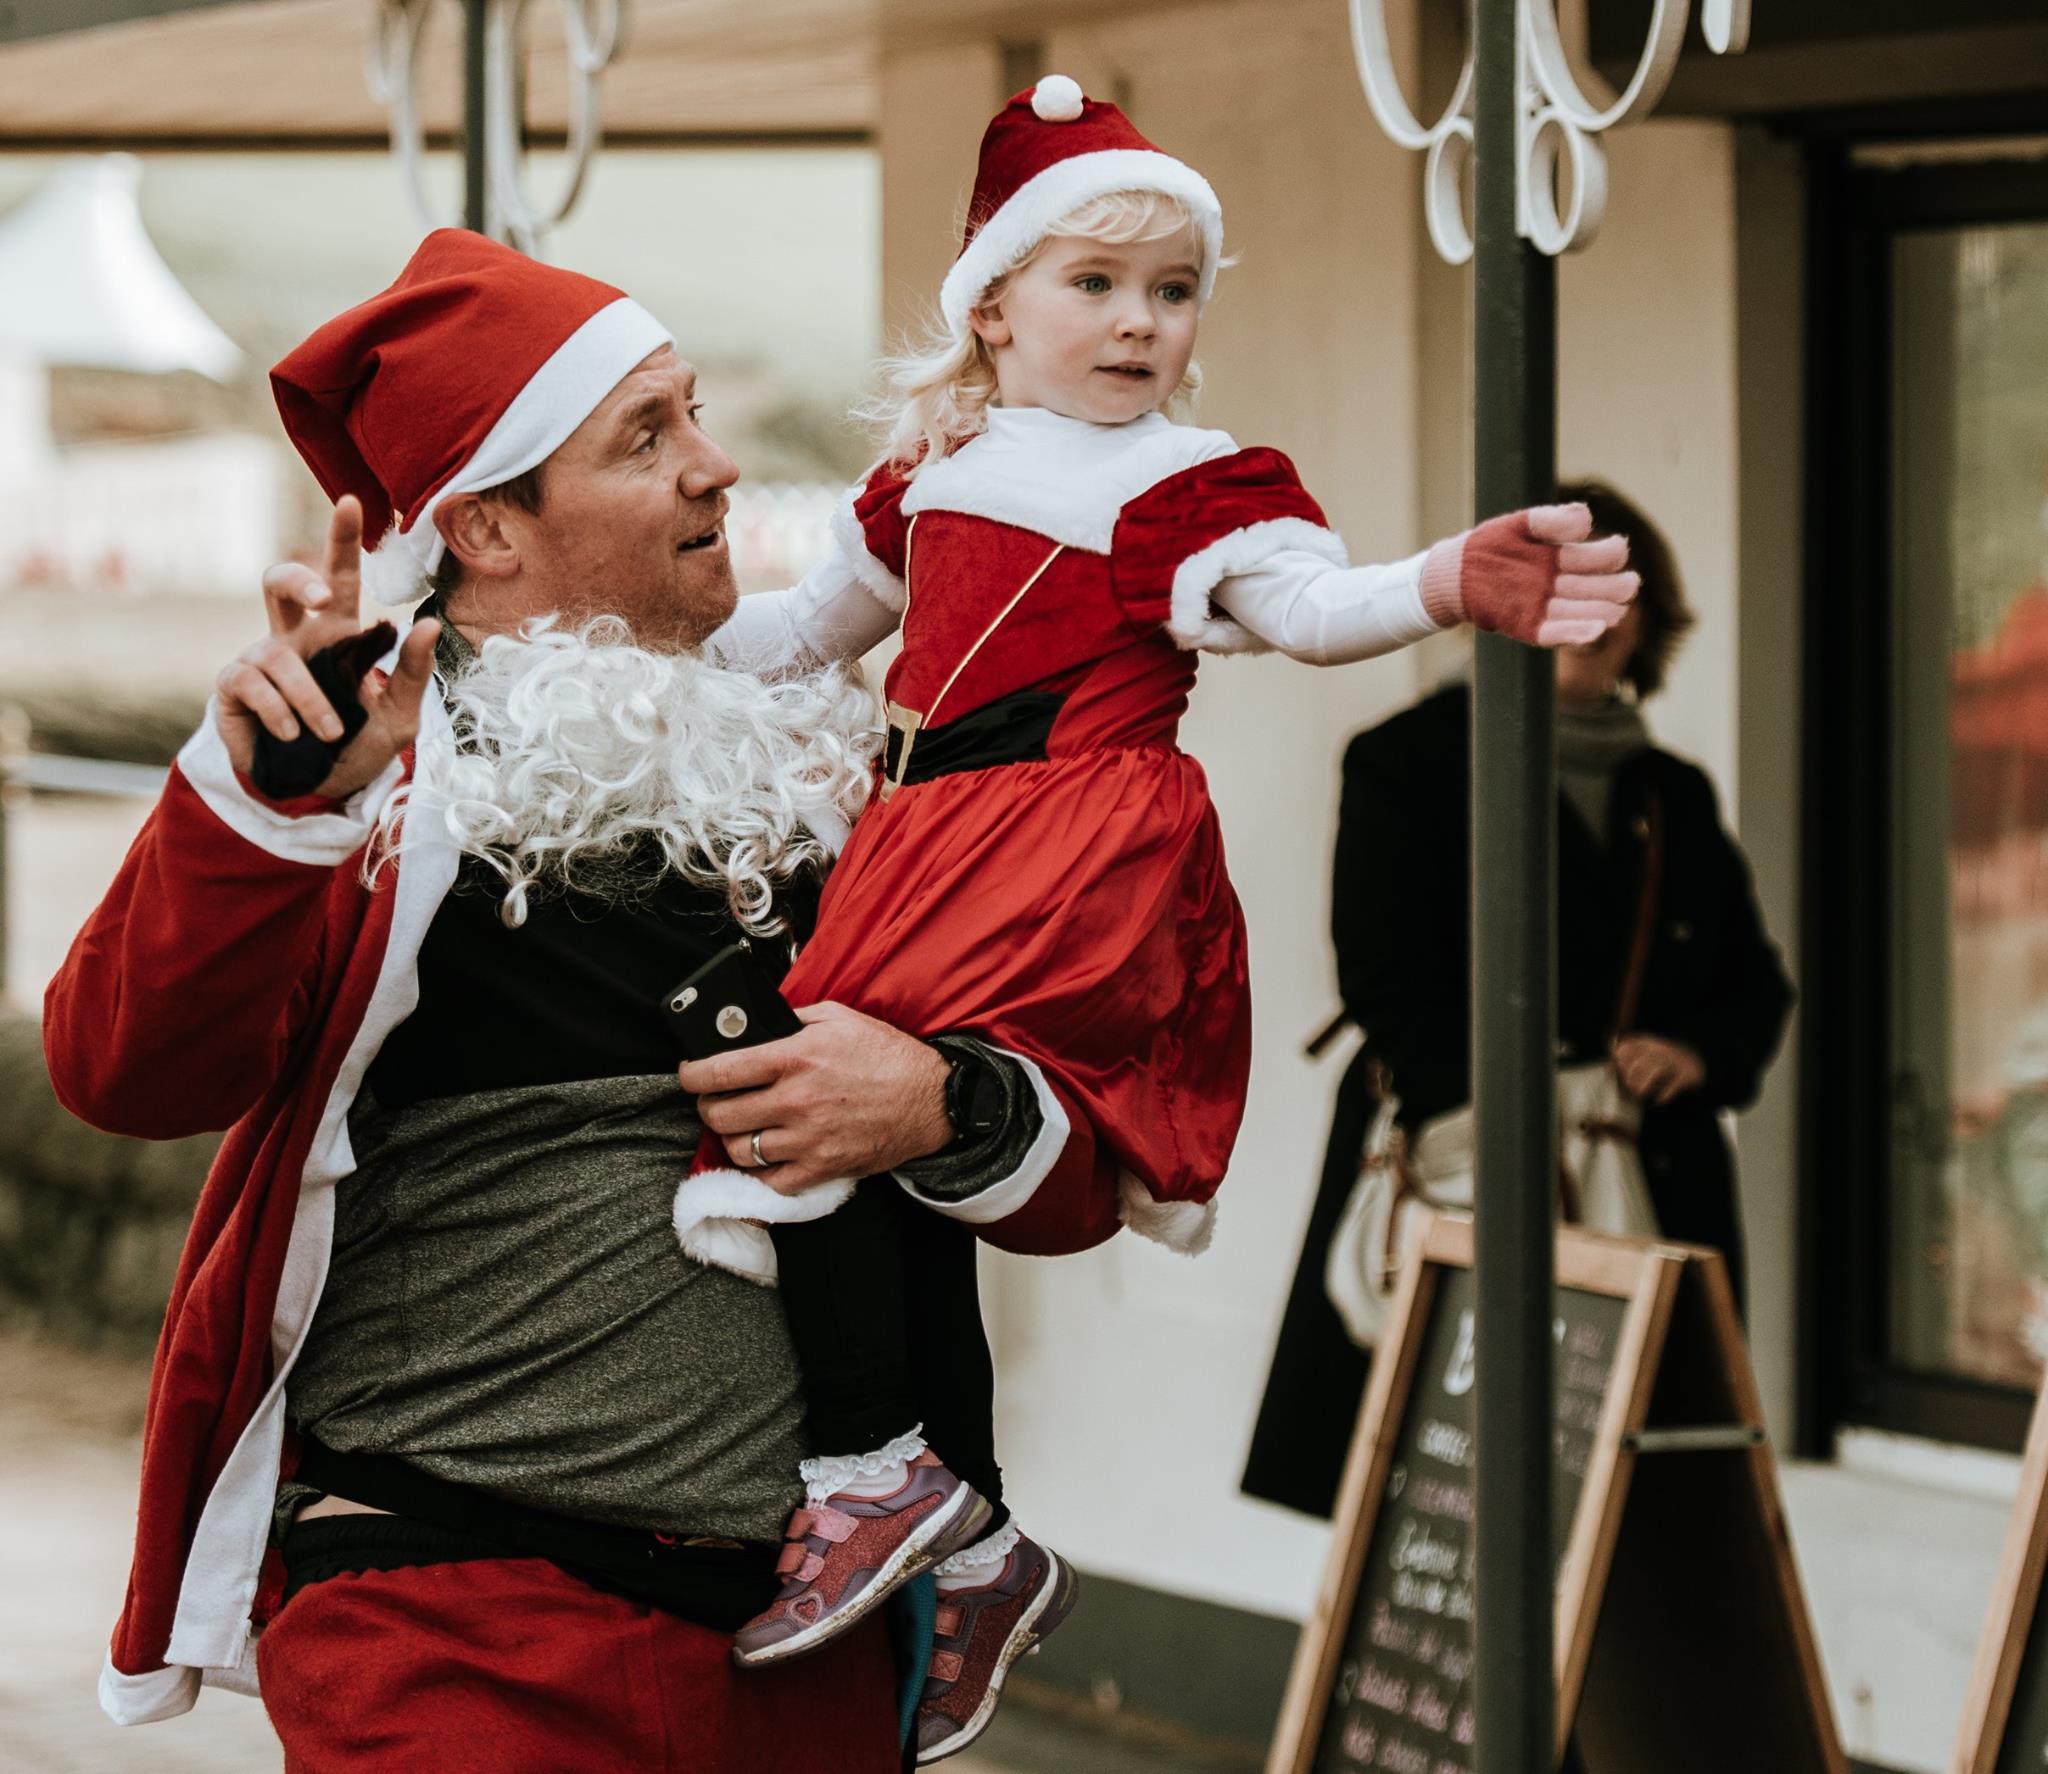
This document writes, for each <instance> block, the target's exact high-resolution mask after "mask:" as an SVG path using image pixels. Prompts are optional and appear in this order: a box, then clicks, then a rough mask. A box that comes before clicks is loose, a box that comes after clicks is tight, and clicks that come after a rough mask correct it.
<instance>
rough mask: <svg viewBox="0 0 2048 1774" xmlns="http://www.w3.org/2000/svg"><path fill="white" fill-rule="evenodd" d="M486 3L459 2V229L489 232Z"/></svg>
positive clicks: (480, 232)
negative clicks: (485, 160) (485, 107)
mask: <svg viewBox="0 0 2048 1774" xmlns="http://www.w3.org/2000/svg"><path fill="white" fill-rule="evenodd" d="M485 8H486V0H462V225H463V226H464V227H465V228H469V229H473V230H474V231H475V232H476V233H478V234H488V233H489V232H490V214H489V210H488V208H487V205H486V202H485V191H486V188H487V187H486V181H485V176H484V153H485V144H484V31H485V28H486V19H485Z"/></svg>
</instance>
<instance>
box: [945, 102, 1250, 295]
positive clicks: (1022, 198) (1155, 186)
mask: <svg viewBox="0 0 2048 1774" xmlns="http://www.w3.org/2000/svg"><path fill="white" fill-rule="evenodd" d="M1115 191H1156V192H1158V193H1160V194H1161V195H1162V196H1166V197H1177V198H1179V199H1180V201H1181V202H1182V203H1184V204H1186V205H1187V207H1188V210H1189V211H1190V213H1192V215H1193V216H1194V218H1195V226H1196V228H1197V229H1198V230H1199V231H1200V233H1201V236H1202V277H1201V288H1200V291H1199V292H1198V298H1197V299H1198V300H1200V301H1204V302H1206V301H1207V300H1208V299H1209V292H1210V291H1211V290H1212V289H1214V288H1215V286H1216V262H1217V260H1218V259H1219V258H1220V257H1221V256H1222V253H1223V206H1222V205H1221V204H1220V203H1218V202H1217V201H1216V193H1215V192H1214V191H1212V190H1211V189H1210V188H1209V181H1208V180H1207V179H1205V178H1203V177H1202V175H1201V174H1200V173H1198V172H1196V171H1195V169H1194V168H1193V167H1191V166H1187V165H1184V164H1183V163H1182V162H1180V161H1178V160H1176V159H1174V157H1173V156H1172V155H1171V154H1162V153H1161V152H1160V151H1159V150H1158V149H1157V148H1155V147H1154V146H1153V145H1152V144H1151V143H1150V142H1148V141H1147V140H1146V139H1145V138H1144V137H1143V136H1142V135H1140V134H1139V133H1138V129H1137V126H1136V125H1135V124H1133V123H1132V122H1131V120H1130V119H1129V118H1128V117H1126V116H1125V115H1124V114H1123V112H1121V111H1120V110H1118V109H1117V108H1116V106H1114V105H1110V104H1105V103H1103V102H1102V101H1101V100H1099V99H1091V98H1088V97H1086V96H1085V95H1084V94H1083V93H1082V91H1081V89H1080V87H1079V86H1077V85H1076V84H1075V83H1074V82H1073V81H1071V80H1069V79H1068V78H1067V77H1066V75H1064V74H1048V75H1047V76H1046V77H1045V78H1044V79H1043V80H1041V81H1039V83H1038V84H1037V85H1036V86H1034V87H1033V88H1032V89H1031V90H1030V91H1029V92H1020V93H1019V94H1018V95H1017V96H1016V97H1015V98H1013V99H1012V100H1011V101H1010V102H1009V103H1008V104H1007V105H1005V106H1004V107H1003V108H1002V109H1001V110H1000V111H998V112H997V113H996V115H995V120H994V121H993V122H992V123H990V124H989V126H988V129H987V132H986V133H985V134H984V135H983V136H982V138H981V163H980V165H979V166H978V167H977V169H976V171H975V175H974V199H973V201H972V202H971V203H970V204H969V205H968V207H967V227H966V233H965V238H964V239H963V240H962V242H961V246H960V256H959V257H958V258H957V259H955V260H954V261H953V268H952V270H950V271H949V272H947V273H946V281H945V283H944V284H942V285H941V286H940V289H939V311H940V313H941V314H943V315H944V317H945V321H946V324H947V325H948V326H949V327H951V328H952V329H953V330H954V331H955V332H964V331H965V330H966V327H967V316H968V313H969V312H970V311H971V310H972V309H973V307H974V305H975V304H976V303H977V302H979V301H980V300H981V298H982V295H983V293H984V292H985V291H986V290H987V289H988V286H989V285H990V284H991V283H993V282H995V280H996V279H997V278H998V277H1000V276H1002V274H1003V273H1004V272H1005V271H1007V270H1008V269H1009V268H1010V267H1011V266H1012V265H1014V264H1016V262H1017V261H1018V260H1019V259H1021V258H1023V257H1024V255H1025V254H1026V253H1028V252H1030V250H1031V249H1032V248H1033V247H1035V246H1036V245H1037V244H1038V243H1039V242H1040V241H1041V240H1043V239H1044V238H1045V237H1046V235H1047V234H1048V233H1049V232H1051V230H1052V227H1053V224H1054V223H1056V222H1058V221H1059V220H1060V219H1061V218H1062V217H1063V216H1069V215H1072V214H1073V212H1074V211H1075V210H1077V209H1079V208H1080V207H1081V205H1082V204H1084V203H1087V202H1088V201H1089V200H1090V199H1092V198H1096V197H1107V196H1109V195H1110V194H1111V193H1112V192H1115Z"/></svg>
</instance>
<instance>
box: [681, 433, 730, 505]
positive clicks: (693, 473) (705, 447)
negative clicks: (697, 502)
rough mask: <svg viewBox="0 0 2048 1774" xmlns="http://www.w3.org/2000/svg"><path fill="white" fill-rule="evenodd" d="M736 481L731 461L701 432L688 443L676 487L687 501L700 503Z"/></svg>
mask: <svg viewBox="0 0 2048 1774" xmlns="http://www.w3.org/2000/svg"><path fill="white" fill-rule="evenodd" d="M739 477H740V471H739V468H738V465H737V464H735V463H734V461H733V459H732V458H731V457H730V456H728V455H727V454H726V453H725V452H724V451H723V450H721V449H720V448H719V447H718V445H717V444H715V443H713V442H712V441H711V439H710V438H709V437H707V436H705V434H704V433H703V432H701V431H700V432H698V433H697V434H696V435H695V436H694V437H693V438H692V439H691V440H690V450H689V453H688V454H687V455H686V456H685V457H684V459H683V470H682V473H681V474H680V475H679V476H678V477H677V481H676V484H677V485H678V486H679V487H680V488H681V489H682V491H683V495H684V496H685V497H686V498H690V499H701V498H703V497H704V496H705V495H706V494H707V493H716V492H721V491H723V490H724V489H725V488H726V487H729V486H731V485H732V484H733V482H734V481H736V480H738V479H739Z"/></svg>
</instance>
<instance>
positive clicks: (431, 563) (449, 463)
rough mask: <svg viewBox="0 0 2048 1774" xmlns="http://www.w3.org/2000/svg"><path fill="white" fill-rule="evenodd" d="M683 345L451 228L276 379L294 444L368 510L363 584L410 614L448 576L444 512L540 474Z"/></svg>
mask: <svg viewBox="0 0 2048 1774" xmlns="http://www.w3.org/2000/svg"><path fill="white" fill-rule="evenodd" d="M674 342H675V341H674V340H673V339H671V338H670V337H669V333H668V329H667V328H666V327H664V326H663V325H662V324H661V322H660V321H658V320H656V319H655V318H654V316H653V315H651V314H649V313H648V312H647V310H646V309H644V308H642V307H641V306H640V305H639V303H637V302H635V301H633V300H631V299H630V298H629V297H628V296H626V295H625V293H624V292H623V291H620V290H616V289H613V288H612V286H611V285H610V284H608V283H599V282H598V281H597V280H596V279H594V278H590V277H579V276H578V275H577V274H576V273H575V272H573V271H563V270H560V269H558V268H557V267H555V266H553V265H543V264H541V263H539V262H538V261H537V260H534V259H529V258H527V257H526V256H525V255H524V254H521V253H517V252H514V251H513V250H512V249H511V248H510V247H507V246H500V245H498V243H497V242H496V241H493V240H487V239H485V238H484V236H482V235H481V234H472V233H469V232H467V231H466V230H464V229H460V228H441V229H437V230H436V231H435V232H434V233H432V234H429V235H428V236H427V237H426V239H425V240H423V241H421V242H420V245H419V248H418V250H417V251H416V252H414V254H413V256H412V258H411V260H410V261H409V262H408V263H407V265H406V267H405V269H404V270H403V271H401V272H400V273H399V274H398V281H397V282H395V283H394V284H392V286H391V287H390V288H389V289H387V290H385V291H384V292H383V293H382V294H381V295H377V296H372V297H371V298H370V300H369V301H367V302H364V303H363V304H361V305H360V306H359V307H355V308H351V309H350V310H349V311H348V312H347V313H346V314H343V315H340V316H338V317H337V318H336V319H334V320H331V321H329V322H328V323H327V324H326V325H325V326H323V327H322V328H321V329H320V330H319V331H318V332H316V333H315V334H314V335H313V336H312V337H311V338H310V339H308V340H307V341H306V342H305V343H304V344H303V345H301V346H300V347H299V348H298V349H297V350H296V351H294V352H293V353H292V354H291V355H290V356H289V357H287V358H286V359H285V360H284V361H283V362H282V363H280V364H279V365H278V366H277V368H275V369H274V370H272V371H271V372H270V386H271V391H272V392H273V393H274V394H275V395H276V397H277V410H278V413H279V415H280V416H281V417H282V418H283V420H284V428H285V431H286V433H287V434H288V435H289V436H290V438H291V440H292V445H293V447H294V448H295V449H297V451H298V452H299V454H300V455H301V456H303V457H304V458H305V461H306V466H307V467H309V468H310V469H312V471H313V474H314V478H315V479H317V480H318V481H319V483H320V486H321V490H322V491H324V492H325V493H326V494H327V496H328V497H329V498H330V499H339V498H340V497H341V496H342V495H343V494H344V493H353V494H354V495H355V496H356V497H357V498H358V499H360V500H361V501H362V505H363V533H364V535H365V536H367V537H369V538H371V539H372V540H371V549H372V552H371V553H370V554H368V555H367V556H366V557H365V558H364V561H363V583H364V584H365V585H366V586H367V587H368V588H369V590H370V592H371V595H372V596H374V597H375V598H376V599H377V600H378V601H379V602H380V603H386V604H403V603H410V602H412V601H413V600H414V599H415V598H417V597H418V596H419V595H420V581H421V580H422V579H424V578H426V577H428V576H429V575H431V574H432V573H433V571H434V570H435V568H436V567H438V566H439V565H440V564H441V557H442V555H443V554H444V553H445V552H446V544H444V543H443V542H442V540H441V533H440V531H439V530H437V529H436V528H435V527H434V510H435V508H436V507H437V506H438V505H439V504H440V503H441V501H442V500H444V499H446V498H448V497H449V496H450V495H451V494H454V493H475V492H481V491H483V490H484V489H485V488H487V487H495V486H499V485H501V484H502V483H504V482H505V481H508V480H511V479H512V478H513V477H514V476H515V475H520V474H524V473H525V472H526V471H527V470H528V469H529V468H534V467H537V466H539V464H541V463H542V462H545V461H546V460H547V459H548V457H550V456H551V455H553V454H554V453H555V451H556V450H557V449H558V448H559V447H560V446H561V445H562V443H563V442H564V441H565V440H566V439H567V438H568V436H569V434H570V433H571V432H572V431H574V430H575V429H576V427H577V426H579V425H581V424H582V423H583V421H584V420H585V419H587V418H588V417H589V416H590V415H591V413H592V412H594V411H595V410H596V409H597V407H598V405H599V404H600V403H601V402H602V401H603V400H604V398H605V396H606V395H608V394H609V393H611V391H612V390H613V389H614V388H616V387H617V386H618V385H619V383H620V382H621V381H623V380H624V379H625V378H626V377H627V376H628V375H629V374H631V373H632V370H633V368H634V366H635V365H637V364H638V363H639V362H640V361H641V359H642V358H644V357H646V356H647V355H648V353H649V352H651V351H655V350H657V349H659V348H660V347H661V346H663V345H671V344H673V343H674Z"/></svg>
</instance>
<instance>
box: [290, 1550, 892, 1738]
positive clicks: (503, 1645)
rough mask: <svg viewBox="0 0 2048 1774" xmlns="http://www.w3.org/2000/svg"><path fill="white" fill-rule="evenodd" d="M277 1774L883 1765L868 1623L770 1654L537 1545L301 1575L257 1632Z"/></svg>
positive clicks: (882, 1715)
mask: <svg viewBox="0 0 2048 1774" xmlns="http://www.w3.org/2000/svg"><path fill="white" fill-rule="evenodd" d="M256 1659H257V1669H258V1673H259V1675H260V1677H261V1680H262V1684H263V1703H264V1705H265V1706H266V1707H267V1708H268V1709H269V1712H270V1719H271V1723H272V1724H274V1725H275V1726H276V1727H277V1734H278V1737H279V1738H280V1739H281V1740H282V1742H283V1744H284V1765H285V1774H432V1771H433V1770H437V1769H443V1770H451V1771H452V1770H458V1769H460V1770H472V1769H473V1770H476V1771H477V1774H897V1770H898V1769H900V1767H901V1766H902V1763H901V1759H900V1755H899V1751H898V1749H897V1745H896V1719H895V1701H894V1683H895V1669H894V1665H893V1663H892V1661H891V1658H890V1654H889V1646H888V1641H887V1638H886V1636H885V1634H884V1632H883V1629H882V1626H881V1624H880V1622H879V1621H872V1622H870V1623H868V1624H867V1625H865V1626H861V1627H857V1628H855V1629H854V1630H853V1631H852V1632H849V1633H848V1634H847V1635H846V1636H845V1638H843V1639H841V1640H840V1641H839V1642H838V1643H837V1644H834V1645H830V1646H827V1647H826V1648H825V1649H824V1650H822V1651H820V1652H818V1653H817V1654H816V1655H815V1656H812V1657H807V1658H805V1659H804V1660H803V1661H802V1662H800V1663H797V1664H795V1665H793V1666H790V1667H788V1668H784V1669H767V1670H751V1671H749V1670H740V1669H736V1668H734V1667H733V1664H732V1639H731V1638H730V1637H729V1636H728V1635H727V1634H724V1633H719V1632H713V1631H711V1630H710V1629H709V1628H707V1627H703V1626H697V1625H694V1624H692V1623H691V1622H690V1621H687V1620H682V1619H678V1618H677V1617H676V1616H675V1615H673V1614H666V1613H663V1612H662V1611H661V1610H660V1609H658V1608H649V1607H643V1606H641V1605H640V1604H639V1603H637V1602H631V1601H627V1600H624V1599H623V1598H621V1597H618V1596H613V1595H607V1594H605V1593H603V1592H602V1591H600V1590H595V1589H592V1588H590V1587H589V1586H588V1585H587V1584H584V1583H580V1582H578V1581H577V1580H576V1579H575V1578H574V1577H571V1576H570V1575H568V1573H567V1572H565V1571H561V1570H558V1569H557V1568H556V1567H555V1566H554V1565H551V1564H548V1563H546V1562H545V1561H543V1560H539V1559H516V1560H504V1561H493V1560H479V1561H476V1562H472V1563H464V1564H446V1565H419V1566H413V1567H410V1568H408V1569H404V1570H396V1571H366V1572H362V1573H360V1574H347V1575H342V1576H338V1577H330V1578H327V1579H326V1580H325V1581H323V1582H319V1583H314V1584H311V1585H309V1586H308V1587H307V1588H305V1589H302V1590H301V1591H300V1592H299V1593H298V1594H297V1595H295V1596H294V1597H293V1598H292V1599H291V1601H290V1602H288V1603H287V1604H286V1605H285V1607H284V1609H283V1610H282V1611H281V1612H280V1613H279V1614H278V1615H277V1617H276V1619H274V1620H273V1621H272V1622H271V1623H270V1625H269V1626H268V1627H267V1628H266V1629H265V1631H264V1633H263V1636H262V1638H261V1640H260V1641H259V1642H258V1646H257V1653H256Z"/></svg>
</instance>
